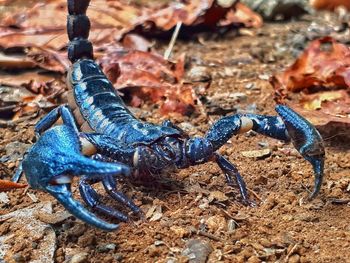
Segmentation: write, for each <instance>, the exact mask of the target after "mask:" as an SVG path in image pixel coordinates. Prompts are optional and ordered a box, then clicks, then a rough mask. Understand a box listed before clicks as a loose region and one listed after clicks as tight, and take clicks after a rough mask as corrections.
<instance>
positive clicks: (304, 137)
mask: <svg viewBox="0 0 350 263" xmlns="http://www.w3.org/2000/svg"><path fill="white" fill-rule="evenodd" d="M276 111H277V113H278V114H279V115H280V116H281V118H282V120H283V122H284V123H285V125H286V129H287V131H288V135H289V136H290V139H291V141H292V143H293V145H294V147H295V148H296V149H297V150H298V151H299V153H300V154H301V155H302V156H303V157H304V158H305V160H307V161H309V162H310V163H311V165H312V166H313V170H314V176H315V184H314V190H313V191H312V193H311V195H310V199H312V198H314V197H316V196H317V194H318V193H319V191H320V189H321V185H322V181H323V175H324V171H323V170H324V159H325V149H324V143H323V139H322V137H321V135H320V133H319V132H318V131H317V129H316V128H315V127H314V126H313V125H312V124H311V123H310V122H309V121H307V120H306V119H305V118H303V117H302V116H300V115H299V114H298V113H296V112H295V111H293V110H292V109H291V108H289V107H287V106H284V105H277V106H276Z"/></svg>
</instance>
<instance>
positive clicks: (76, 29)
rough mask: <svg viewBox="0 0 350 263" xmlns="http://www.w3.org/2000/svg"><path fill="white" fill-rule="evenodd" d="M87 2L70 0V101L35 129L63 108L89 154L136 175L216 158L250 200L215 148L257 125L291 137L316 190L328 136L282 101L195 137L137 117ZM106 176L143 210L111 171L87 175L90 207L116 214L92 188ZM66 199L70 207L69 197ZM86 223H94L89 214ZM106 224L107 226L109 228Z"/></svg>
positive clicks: (83, 186)
mask: <svg viewBox="0 0 350 263" xmlns="http://www.w3.org/2000/svg"><path fill="white" fill-rule="evenodd" d="M89 2H90V1H88V0H68V12H69V15H68V19H67V20H68V22H67V32H68V37H69V40H70V42H69V44H68V57H69V59H70V61H71V62H72V67H71V69H70V70H69V72H68V76H67V85H68V86H69V88H70V95H69V106H66V105H62V106H59V107H58V108H56V109H54V110H53V111H51V112H50V113H49V114H47V115H46V116H45V117H44V118H43V119H42V120H40V121H39V123H38V124H37V125H36V132H37V134H41V133H42V132H43V131H45V130H47V129H49V128H50V127H51V126H52V125H53V124H54V123H55V122H56V121H57V119H58V118H59V117H60V116H61V115H62V112H63V111H65V112H66V113H67V114H68V115H70V116H69V118H70V119H75V121H76V122H77V124H78V127H79V129H80V130H81V131H83V132H84V133H80V134H79V136H80V138H81V139H82V140H84V141H85V142H87V143H88V144H89V145H90V146H91V148H92V150H91V153H90V154H92V153H97V154H98V155H96V156H98V158H99V159H100V160H102V161H110V160H113V161H117V162H121V163H123V164H126V165H128V166H130V167H131V168H132V170H133V174H134V175H135V176H137V175H140V174H154V173H161V172H162V171H164V170H165V169H167V168H168V167H176V168H180V169H182V168H186V167H189V166H193V165H198V164H202V163H205V162H208V161H214V162H216V163H217V164H218V165H219V167H220V168H221V169H222V171H223V172H224V174H225V176H226V181H227V183H228V184H230V185H233V184H234V180H233V178H234V179H235V181H236V183H237V185H238V187H239V190H240V193H241V196H242V199H243V202H246V203H249V199H248V194H247V189H246V185H245V183H244V180H243V178H242V177H241V175H240V174H239V172H238V170H237V168H236V167H235V166H234V165H233V164H232V163H231V162H229V161H228V160H227V159H226V158H225V157H224V156H222V155H220V154H219V153H218V152H217V150H218V149H219V148H220V147H221V146H222V145H224V144H225V143H226V142H227V141H228V140H229V139H230V138H231V137H232V136H233V135H235V134H239V133H243V132H246V131H249V130H253V131H256V132H257V133H260V134H263V135H266V136H270V137H273V138H275V139H279V140H284V141H291V142H292V143H293V144H294V146H295V148H296V149H297V150H298V151H299V152H300V154H301V155H302V156H303V157H304V158H305V159H306V160H308V161H309V162H310V163H311V164H312V165H313V168H314V173H315V186H314V191H313V192H312V194H311V197H315V196H316V195H317V194H318V192H319V190H320V187H321V183H322V178H323V165H324V147H323V141H322V138H321V136H320V134H319V133H318V131H317V130H316V129H315V128H314V127H313V126H312V125H311V124H310V123H309V122H308V121H307V120H305V119H304V118H303V117H302V116H300V115H299V114H297V113H296V112H294V111H293V110H292V109H290V108H288V107H287V106H284V105H277V106H276V111H277V113H278V114H279V116H265V115H257V114H235V115H231V116H226V117H223V118H221V119H219V120H218V121H217V122H216V123H214V125H213V126H212V127H211V128H210V129H209V131H208V132H207V133H206V134H205V136H204V137H194V138H190V137H189V136H188V135H187V134H186V133H185V132H184V131H182V130H181V129H180V128H179V127H177V126H176V125H174V124H172V123H171V122H170V121H165V122H163V123H162V124H161V125H155V124H152V123H148V122H143V121H140V120H138V119H137V118H136V117H135V116H134V115H133V114H132V113H131V112H130V111H129V109H128V108H127V107H126V105H125V104H124V102H123V101H122V99H121V98H120V96H119V95H118V94H117V92H116V91H115V89H114V87H113V85H112V84H111V82H110V81H109V80H108V79H107V77H106V76H105V74H104V73H103V72H102V70H101V69H100V67H99V66H98V65H97V64H96V62H94V60H93V47H92V44H91V42H90V41H89V40H88V35H89V30H90V21H89V18H88V17H87V16H86V10H87V8H88V5H89ZM69 108H70V109H71V110H72V111H70V110H69ZM66 109H68V110H66ZM72 112H73V114H72ZM100 181H101V182H102V183H103V185H104V186H105V189H106V190H107V192H108V193H109V194H110V195H111V196H112V197H113V198H114V199H116V200H118V201H120V202H122V203H123V204H125V205H127V206H128V207H129V208H131V210H132V211H133V212H135V213H139V212H140V209H139V208H138V207H137V206H136V205H135V204H134V203H133V202H132V201H131V200H129V199H128V198H126V197H125V196H123V195H122V194H121V193H118V192H117V191H116V187H117V185H116V181H115V178H114V177H113V176H110V175H106V176H98V177H94V178H92V177H89V176H83V177H82V178H81V180H80V182H79V189H80V194H81V196H82V198H83V200H84V201H85V202H86V204H87V205H88V206H90V207H91V208H94V209H96V210H97V211H99V212H102V213H104V214H107V215H115V214H116V211H115V210H114V209H113V208H111V207H107V206H104V205H103V204H101V202H100V198H99V195H98V194H97V193H96V191H95V190H94V189H93V187H92V185H93V184H94V183H96V182H100ZM61 202H62V203H63V204H64V199H61ZM115 217H117V218H120V216H119V217H118V216H115ZM84 220H85V221H86V222H88V223H91V222H90V221H89V219H88V218H84ZM94 225H96V224H94ZM102 228H104V229H108V226H105V227H102ZM111 229H112V228H110V230H111Z"/></svg>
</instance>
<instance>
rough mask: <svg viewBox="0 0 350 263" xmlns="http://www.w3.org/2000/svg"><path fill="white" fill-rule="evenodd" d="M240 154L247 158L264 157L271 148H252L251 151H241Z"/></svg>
mask: <svg viewBox="0 0 350 263" xmlns="http://www.w3.org/2000/svg"><path fill="white" fill-rule="evenodd" d="M241 154H242V155H243V156H244V157H248V158H265V157H268V156H270V155H271V149H269V148H267V149H262V150H253V151H242V152H241Z"/></svg>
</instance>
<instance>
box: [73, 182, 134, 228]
mask: <svg viewBox="0 0 350 263" xmlns="http://www.w3.org/2000/svg"><path fill="white" fill-rule="evenodd" d="M101 180H102V178H99V177H96V178H91V177H89V176H83V177H82V178H81V179H80V182H79V191H80V195H81V197H82V198H83V200H84V201H85V203H86V204H87V205H88V206H90V207H91V208H92V209H95V210H97V211H98V212H100V213H102V214H105V215H107V216H112V217H114V218H117V219H119V220H121V221H124V222H126V221H128V217H127V216H126V215H125V214H123V213H121V212H119V211H118V210H115V209H113V208H111V207H108V206H105V205H104V204H102V203H101V202H100V198H101V197H100V196H99V194H98V193H97V192H96V191H95V190H94V189H93V188H92V186H91V184H94V183H97V182H99V181H101Z"/></svg>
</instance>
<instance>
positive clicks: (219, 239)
mask: <svg viewBox="0 0 350 263" xmlns="http://www.w3.org/2000/svg"><path fill="white" fill-rule="evenodd" d="M197 234H198V235H201V236H205V237H208V238H210V239H213V240H215V241H221V238H219V237H217V236H215V235H213V234H210V233H208V232H205V231H202V230H198V231H197Z"/></svg>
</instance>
